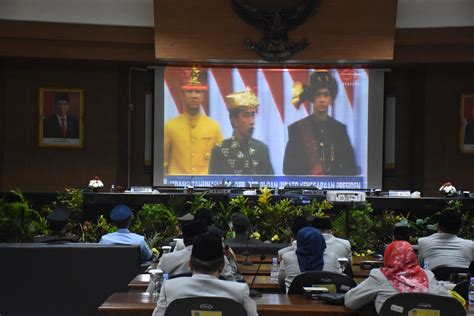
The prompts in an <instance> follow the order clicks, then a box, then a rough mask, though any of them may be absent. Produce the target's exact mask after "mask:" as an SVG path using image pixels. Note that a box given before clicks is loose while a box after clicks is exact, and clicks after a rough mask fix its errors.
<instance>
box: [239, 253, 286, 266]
mask: <svg viewBox="0 0 474 316" xmlns="http://www.w3.org/2000/svg"><path fill="white" fill-rule="evenodd" d="M273 257H278V255H277V254H275V255H273V256H272V255H265V259H263V260H262V262H263V263H272V258H273ZM235 258H236V259H237V262H238V263H242V262H244V261H245V256H243V255H241V254H235ZM248 260H249V261H251V262H253V263H254V264H257V263H258V262H260V255H249V256H248Z"/></svg>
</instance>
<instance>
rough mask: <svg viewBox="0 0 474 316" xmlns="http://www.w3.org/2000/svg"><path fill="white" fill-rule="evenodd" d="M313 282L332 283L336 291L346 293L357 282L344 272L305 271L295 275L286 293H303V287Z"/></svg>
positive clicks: (311, 284)
mask: <svg viewBox="0 0 474 316" xmlns="http://www.w3.org/2000/svg"><path fill="white" fill-rule="evenodd" d="M314 284H334V285H335V286H336V292H337V293H346V292H347V291H349V290H350V289H352V288H353V287H355V286H356V285H357V284H356V283H355V281H354V280H353V279H352V278H351V277H349V276H347V275H344V274H340V273H334V272H327V271H306V272H303V273H301V274H299V275H297V276H296V277H295V278H294V279H293V282H291V285H290V288H289V289H288V294H305V291H304V289H303V287H306V286H313V285H314Z"/></svg>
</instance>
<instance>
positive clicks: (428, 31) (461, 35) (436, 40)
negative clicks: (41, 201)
mask: <svg viewBox="0 0 474 316" xmlns="http://www.w3.org/2000/svg"><path fill="white" fill-rule="evenodd" d="M394 62H395V63H442V62H448V63H452V62H460V63H465V62H474V27H447V28H424V29H398V30H397V32H396V37H395V58H394Z"/></svg>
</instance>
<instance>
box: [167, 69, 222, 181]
mask: <svg viewBox="0 0 474 316" xmlns="http://www.w3.org/2000/svg"><path fill="white" fill-rule="evenodd" d="M187 74H188V75H187V76H185V80H184V84H183V85H182V86H181V99H182V102H183V109H184V112H183V113H182V114H180V115H178V116H177V117H175V118H173V119H171V120H169V121H168V122H167V123H166V124H165V132H164V136H165V141H164V172H165V174H167V175H183V174H184V175H187V174H189V175H200V174H207V173H208V168H209V159H210V157H211V150H212V148H213V147H214V146H215V145H217V144H219V143H220V142H221V141H222V138H223V137H222V132H221V128H220V126H219V124H218V123H217V122H216V121H214V120H213V119H211V118H209V117H207V116H206V115H204V114H202V113H201V111H200V110H201V105H202V102H203V100H204V96H205V93H206V91H207V86H206V84H205V83H204V82H203V79H202V78H201V77H203V74H202V73H200V70H199V68H197V67H192V68H191V71H190V72H189V71H188V72H187Z"/></svg>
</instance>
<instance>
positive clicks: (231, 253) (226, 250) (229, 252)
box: [224, 246, 237, 262]
mask: <svg viewBox="0 0 474 316" xmlns="http://www.w3.org/2000/svg"><path fill="white" fill-rule="evenodd" d="M224 254H225V255H226V257H227V258H228V259H232V260H234V261H235V262H237V259H236V257H235V253H234V251H233V250H232V248H230V247H229V246H225V247H224Z"/></svg>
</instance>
